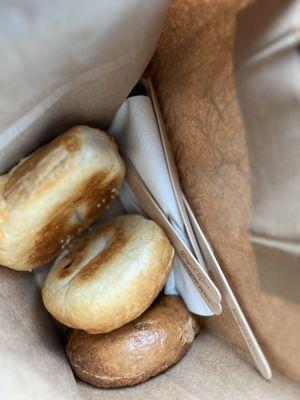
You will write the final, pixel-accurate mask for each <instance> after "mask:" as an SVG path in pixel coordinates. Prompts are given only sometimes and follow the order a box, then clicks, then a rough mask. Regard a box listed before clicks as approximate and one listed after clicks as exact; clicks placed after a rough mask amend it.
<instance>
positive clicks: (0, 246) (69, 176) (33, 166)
mask: <svg viewBox="0 0 300 400" xmlns="http://www.w3.org/2000/svg"><path fill="white" fill-rule="evenodd" d="M124 176H125V165H124V162H123V160H122V158H121V156H120V155H119V153H118V149H117V145H116V143H115V142H114V140H113V138H112V137H110V136H109V135H108V134H107V133H105V132H103V131H100V130H98V129H93V128H90V127H87V126H77V127H74V128H73V129H71V130H69V131H67V132H65V133H63V134H61V135H60V136H58V137H57V138H56V139H54V140H53V141H52V142H50V143H48V144H46V145H45V146H43V147H41V148H40V149H38V150H36V151H35V152H34V153H32V154H31V155H29V156H28V157H27V158H25V159H23V160H21V161H20V162H19V164H18V165H17V166H15V167H14V168H12V169H11V170H10V171H9V172H8V173H7V174H5V175H2V176H0V264H1V265H3V266H6V267H9V268H12V269H15V270H19V271H31V270H33V269H35V268H37V267H39V266H41V265H44V264H45V263H47V262H49V261H53V260H54V259H55V258H56V260H55V261H54V263H53V265H52V267H51V268H50V271H49V273H48V276H47V277H46V280H45V282H44V284H43V288H42V298H43V302H44V305H45V307H46V309H47V310H48V311H49V313H50V314H52V316H53V317H54V318H55V319H56V320H57V321H59V322H61V323H62V324H64V325H66V326H67V327H69V328H71V329H70V330H69V333H68V342H67V347H66V351H67V355H68V357H69V360H70V363H71V365H72V368H73V370H74V372H75V374H76V375H77V376H78V377H79V378H80V379H82V380H84V381H86V382H89V383H91V384H93V385H95V386H99V387H120V386H129V385H134V384H137V383H139V382H143V381H145V380H146V379H148V378H150V377H151V376H154V375H156V374H158V373H160V372H161V371H163V370H165V369H166V368H168V367H169V366H170V365H172V364H174V363H175V362H176V361H177V360H178V359H179V358H181V356H182V355H183V354H184V353H185V352H186V351H187V350H188V348H189V347H190V345H191V344H192V342H193V339H194V337H195V335H196V333H197V329H198V327H197V322H196V320H195V319H194V317H193V316H192V315H191V314H190V313H189V312H188V310H187V309H186V307H185V305H184V304H183V302H182V301H181V299H180V298H179V297H177V296H163V295H159V294H160V291H161V289H162V288H163V286H164V284H165V282H166V279H167V277H168V274H169V272H170V270H171V268H172V262H173V258H174V249H173V247H172V246H171V244H170V242H169V240H168V238H167V236H166V234H165V233H164V232H163V231H162V229H161V228H160V227H159V226H158V225H157V224H156V223H155V222H154V221H151V220H149V219H146V218H144V217H142V216H140V215H123V216H120V217H117V218H115V219H113V220H110V221H108V222H106V223H104V224H102V225H99V224H97V225H96V226H95V227H94V228H91V229H88V230H87V228H89V227H90V226H91V225H92V224H93V223H94V222H95V221H96V220H97V218H98V217H99V215H100V214H101V212H102V211H103V210H104V209H105V208H107V207H108V205H109V204H110V203H111V201H112V200H113V199H114V198H115V197H116V196H117V194H118V191H119V188H120V186H121V184H122V181H123V179H124ZM149 307H150V308H149Z"/></svg>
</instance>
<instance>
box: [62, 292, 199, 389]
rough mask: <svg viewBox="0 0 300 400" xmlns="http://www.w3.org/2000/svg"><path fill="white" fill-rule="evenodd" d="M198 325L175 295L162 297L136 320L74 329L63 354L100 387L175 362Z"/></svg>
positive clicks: (129, 381)
mask: <svg viewBox="0 0 300 400" xmlns="http://www.w3.org/2000/svg"><path fill="white" fill-rule="evenodd" d="M197 332H198V324H197V322H196V320H195V318H194V317H193V316H192V315H191V314H190V313H189V311H188V310H187V309H186V307H185V305H184V303H183V302H182V300H181V299H180V298H179V297H177V296H164V297H162V298H161V299H160V300H159V301H158V302H156V303H155V304H154V305H153V306H152V307H151V308H149V309H148V310H147V311H145V312H144V314H143V315H142V316H140V317H139V318H138V319H136V320H135V321H132V322H130V323H129V324H127V325H125V326H122V327H121V328H119V329H117V330H115V331H113V332H110V333H106V334H98V335H89V334H88V333H86V332H84V331H79V330H72V331H71V334H70V337H69V341H68V344H67V349H66V351H67V355H68V357H69V360H70V363H71V365H72V368H73V370H74V372H75V374H76V375H77V376H78V377H79V378H80V379H82V380H84V381H86V382H89V383H91V384H92V385H95V386H100V387H120V386H131V385H135V384H137V383H140V382H144V381H145V380H147V379H148V378H150V377H151V376H154V375H157V374H159V373H160V372H162V371H164V370H165V369H166V368H168V367H169V366H170V365H172V364H174V363H175V362H176V361H178V360H179V359H180V358H181V357H182V356H183V355H184V354H185V353H186V351H187V350H188V349H189V348H190V346H191V344H192V342H193V340H194V337H195V335H196V333H197Z"/></svg>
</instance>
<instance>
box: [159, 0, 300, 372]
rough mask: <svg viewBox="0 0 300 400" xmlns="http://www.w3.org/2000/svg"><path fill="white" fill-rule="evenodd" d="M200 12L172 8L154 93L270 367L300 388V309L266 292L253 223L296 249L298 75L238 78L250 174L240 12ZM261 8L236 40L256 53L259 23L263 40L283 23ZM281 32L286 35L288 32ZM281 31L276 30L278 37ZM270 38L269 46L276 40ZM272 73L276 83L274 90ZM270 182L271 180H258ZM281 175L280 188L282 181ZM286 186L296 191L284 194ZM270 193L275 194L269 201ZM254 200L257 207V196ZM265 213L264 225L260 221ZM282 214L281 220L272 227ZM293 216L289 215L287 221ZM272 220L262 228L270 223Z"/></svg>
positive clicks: (224, 323) (234, 338) (223, 320)
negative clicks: (238, 63) (236, 56)
mask: <svg viewBox="0 0 300 400" xmlns="http://www.w3.org/2000/svg"><path fill="white" fill-rule="evenodd" d="M199 3H202V7H204V4H206V2H205V1H204V2H198V1H196V0H195V1H190V2H188V3H185V5H183V4H182V2H180V1H174V2H173V5H172V7H171V8H170V10H169V14H168V19H167V22H166V24H165V29H164V31H163V35H162V37H161V39H160V42H159V46H158V51H157V55H156V57H155V59H154V62H153V66H152V74H153V76H154V83H155V85H156V89H157V91H158V96H159V100H160V102H161V104H162V112H163V115H164V117H165V120H166V123H167V129H168V133H169V136H170V139H171V142H172V146H173V150H174V153H175V155H176V159H177V164H178V167H179V171H180V174H181V177H182V183H183V188H184V190H185V192H186V195H187V197H188V199H189V201H190V203H191V205H192V207H193V209H194V211H195V213H196V216H197V217H198V219H199V221H200V224H201V225H202V227H203V229H204V232H205V234H206V236H207V237H208V239H209V240H210V242H211V244H212V247H213V248H214V250H215V252H216V255H217V257H218V259H219V261H220V264H221V266H222V267H223V270H224V272H225V274H226V276H227V278H228V279H229V281H230V283H231V285H232V288H233V289H234V292H235V293H236V295H237V297H238V299H239V301H240V304H241V306H242V308H243V310H244V311H245V314H246V315H247V317H248V319H249V321H250V324H251V326H252V328H253V329H254V332H255V334H256V336H257V338H258V340H259V342H260V344H261V345H262V348H263V350H264V351H265V353H266V355H267V356H268V358H269V360H270V362H271V364H272V366H273V367H275V368H277V369H279V370H280V371H282V372H283V373H285V374H287V375H288V376H290V377H292V378H294V379H298V380H300V363H299V360H300V342H299V340H300V339H299V331H300V309H299V304H297V303H295V302H293V301H289V300H287V299H286V298H283V297H282V296H278V294H277V295H276V294H274V293H268V292H266V291H265V290H264V289H263V288H262V287H261V282H260V279H259V275H258V271H257V266H256V259H255V254H254V252H253V248H252V246H251V244H250V235H249V231H248V227H249V223H250V216H251V213H252V212H253V215H254V218H253V221H254V222H253V223H255V224H257V223H258V222H260V229H269V228H270V225H272V224H273V225H274V224H276V230H273V232H274V233H275V235H276V237H277V238H281V236H282V233H283V231H284V232H285V234H286V235H287V237H289V239H290V240H292V238H293V239H294V240H296V239H297V231H295V229H294V231H293V235H290V233H291V231H290V229H291V228H292V227H293V226H294V227H295V226H298V228H299V224H298V223H297V221H298V219H297V218H295V216H296V215H298V212H297V213H295V214H294V220H293V221H292V220H291V213H293V212H294V211H295V207H296V204H295V203H293V204H294V207H292V208H288V203H289V201H287V199H288V198H289V196H290V195H291V197H290V201H291V202H293V200H292V199H293V198H294V193H295V192H296V191H297V193H298V187H299V185H297V184H295V183H296V180H295V179H298V180H299V168H297V167H296V164H297V165H299V155H298V157H297V158H296V157H295V153H297V149H299V145H296V146H295V147H294V143H295V141H296V134H297V137H298V136H299V135H298V132H299V129H298V125H299V124H298V120H297V117H296V114H294V115H293V116H291V115H290V113H291V112H293V111H292V110H296V107H297V106H296V104H295V109H294V108H293V107H291V104H292V102H293V101H294V100H293V99H294V98H295V96H296V95H295V93H296V92H297V93H298V94H297V96H299V91H297V86H296V85H295V84H294V83H292V82H294V81H293V80H292V77H291V76H289V72H290V68H291V73H292V74H294V75H293V76H295V73H294V72H293V68H292V66H291V65H290V67H288V66H286V68H285V69H279V67H280V62H279V61H278V63H277V64H276V65H275V64H274V59H273V60H270V64H269V65H265V68H264V70H263V71H264V72H262V71H261V73H260V74H256V73H255V71H256V68H258V66H256V65H254V66H253V68H252V69H251V70H249V73H248V78H249V79H248V80H247V79H246V77H245V76H243V72H241V76H240V78H241V79H239V82H240V80H241V81H243V82H244V83H243V85H244V86H243V87H242V88H241V94H242V96H243V110H244V109H247V106H248V104H249V113H248V114H245V115H247V119H249V121H248V122H247V121H246V122H247V126H248V125H249V126H250V128H252V130H251V131H249V136H251V135H252V134H255V136H254V137H252V139H251V140H252V144H253V142H255V147H254V146H252V148H251V149H250V150H251V153H255V154H256V155H257V157H259V163H258V164H257V165H256V166H255V167H254V168H253V169H250V167H249V161H248V149H247V145H246V140H245V134H244V128H243V123H242V118H241V114H240V110H239V107H238V102H237V95H236V87H235V80H234V76H233V67H234V66H233V51H234V37H235V31H236V18H235V14H234V12H236V11H237V9H236V7H235V6H237V3H236V2H233V1H223V2H220V3H222V4H223V6H224V7H225V4H226V5H227V12H225V11H224V12H223V13H222V14H218V12H217V11H216V13H213V12H211V13H209V15H210V17H208V15H206V14H204V13H203V8H202V7H199ZM262 3H264V4H263V5H262V6H263V8H264V11H265V12H264V13H263V12H262V6H260V5H259V3H258V5H257V8H256V12H255V13H254V17H253V18H252V19H250V21H248V23H247V18H248V17H247V11H244V14H243V16H241V17H240V18H241V19H240V29H239V30H238V31H237V33H238V39H237V40H239V32H240V31H241V33H242V32H244V34H245V35H246V36H248V37H249V38H250V39H253V40H252V41H251V40H250V39H249V42H250V43H251V46H252V47H253V49H255V46H256V44H253V41H254V42H255V39H256V38H257V37H259V38H260V35H261V34H263V33H264V32H263V31H262V25H263V24H262V23H260V22H258V29H257V31H255V29H253V30H252V27H253V26H255V24H256V22H257V21H259V20H260V19H261V18H263V17H264V18H265V21H266V22H267V21H268V18H270V15H275V17H276V13H274V12H273V11H272V12H270V13H269V11H268V10H269V8H271V7H272V4H273V6H274V7H276V2H268V1H265V2H260V4H262ZM277 3H278V2H277ZM284 3H285V4H286V8H284V6H283V4H284ZM287 3H288V4H287ZM294 3H295V2H283V1H281V2H279V5H280V9H281V10H280V11H281V12H282V13H281V14H280V13H279V14H280V15H281V18H282V19H284V18H288V15H290V16H291V15H293V14H292V12H290V13H287V11H286V9H287V8H288V6H290V7H293V8H294V9H295V6H294V5H293V4H294ZM213 4H214V5H213ZM230 5H231V6H232V8H231V12H230ZM210 7H211V8H212V9H213V8H214V9H218V10H219V11H220V10H221V6H220V8H218V6H217V5H216V3H213V2H211V6H210ZM253 7H255V6H253ZM208 9H209V7H208ZM294 19H295V18H294ZM279 20H280V17H279V16H278V15H277V17H276V18H274V24H277V23H278V21H279ZM278 26H279V31H281V32H282V29H284V27H283V26H284V23H283V22H281V23H279V25H278ZM274 29H275V28H274V26H273V32H274ZM252 32H253V36H252ZM268 33H269V36H272V35H273V33H272V34H271V33H270V32H268ZM278 34H279V33H278ZM272 37H273V36H272ZM260 40H261V39H260ZM240 44H241V46H240V51H241V52H242V53H243V54H244V50H243V48H244V46H247V43H246V40H244V41H243V39H242V38H241V43H240ZM251 46H250V47H251ZM258 46H259V44H258ZM245 53H247V52H246V51H245ZM244 56H246V54H244ZM280 56H281V60H283V59H285V56H284V54H283V53H282V52H281V53H280ZM278 57H279V55H278ZM272 62H273V65H271V64H272ZM298 65H299V63H298ZM294 67H296V64H295V62H294ZM275 70H276V71H277V73H276V72H275ZM272 71H274V75H273V79H272V80H271V79H270V74H271V73H272ZM279 71H280V72H279ZM279 73H280V77H279ZM283 75H285V77H283ZM256 78H257V80H256ZM294 80H295V79H294ZM286 81H289V82H290V83H289V85H288V84H285V83H286ZM292 85H293V88H291V86H292ZM266 96H267V97H266ZM266 98H267V99H268V101H266ZM279 98H281V100H278V99H279ZM287 100H288V101H287ZM275 106H276V107H275ZM273 107H274V108H273ZM272 110H273V111H272ZM281 110H282V111H281ZM287 110H288V111H287ZM266 113H268V115H269V118H268V129H264V128H265V127H266V124H264V125H263V123H264V122H265V121H266V119H264V116H265V114H266ZM285 113H288V115H286V118H285V119H284V121H285V122H283V121H282V122H280V123H279V119H280V118H281V115H283V114H285ZM274 114H276V115H274ZM288 119H289V121H290V123H292V124H293V126H294V127H295V128H296V126H297V130H294V131H292V132H290V131H289V132H288V133H287V130H289V128H288V126H289V125H288ZM292 121H293V122H292ZM284 124H285V125H284ZM273 127H274V128H276V131H274V129H272V128H273ZM275 132H277V133H276V138H275V137H274V133H275ZM296 132H297V133H296ZM292 135H293V137H292ZM297 140H298V139H297ZM298 142H299V140H298ZM275 147H276V150H275ZM291 147H293V149H292V150H290V148H291ZM282 152H285V154H286V157H283V156H281V155H280V154H281V153H282ZM289 154H290V155H291V159H289V157H290V156H289ZM278 159H280V161H278ZM282 159H288V161H287V162H288V164H286V166H287V165H289V167H287V168H285V169H284V168H279V165H280V164H281V165H282V163H283V161H282ZM271 160H272V162H271ZM276 163H277V164H276ZM264 173H265V174H266V176H267V179H263V178H264V177H262V175H260V174H264ZM279 174H281V178H283V179H281V180H280V179H278V178H279ZM252 176H254V179H256V178H257V185H256V189H257V190H258V191H259V194H260V195H261V196H262V197H263V198H264V199H263V201H262V202H258V204H257V202H255V203H254V208H253V207H252V205H251V189H252V188H251V180H252ZM296 176H297V178H295V177H296ZM284 177H286V179H284ZM261 178H262V179H261ZM265 178H266V177H265ZM259 184H260V185H261V186H260V188H259V186H258V185H259ZM287 185H290V186H293V185H295V186H293V188H292V190H290V191H288V192H285V188H286V187H287ZM273 189H275V191H273V192H272V190H273ZM280 191H281V194H279V192H280ZM271 193H272V194H271ZM264 194H266V197H264ZM277 195H278V197H277V198H274V196H277ZM254 199H257V195H256V196H255V198H254ZM298 199H299V196H298ZM298 203H299V201H298V202H297V204H298ZM262 207H263V208H264V212H265V215H263V214H262ZM286 207H287V208H286ZM297 207H298V209H299V206H298V205H297ZM283 208H285V209H284V210H283ZM256 211H258V212H257V213H256ZM275 211H276V212H277V218H274V217H275ZM281 212H282V213H281ZM287 213H290V215H289V217H288V216H287ZM267 216H269V217H268V218H267V220H266V224H265V220H264V218H265V217H267ZM283 220H284V223H283ZM271 272H272V271H271ZM208 325H209V326H210V327H211V328H212V329H213V330H214V331H216V332H218V333H219V334H221V335H222V336H223V337H225V338H226V339H227V340H228V341H230V342H233V343H235V344H237V345H239V346H241V347H244V343H243V342H242V341H241V337H240V335H239V333H238V331H237V329H236V327H235V325H234V324H233V320H232V316H231V315H230V313H229V312H228V310H227V308H226V307H225V309H224V312H223V315H222V316H220V317H216V318H212V319H209V320H208Z"/></svg>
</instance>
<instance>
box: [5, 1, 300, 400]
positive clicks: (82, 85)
mask: <svg viewBox="0 0 300 400" xmlns="http://www.w3.org/2000/svg"><path fill="white" fill-rule="evenodd" d="M232 3H233V2H232ZM235 3H237V2H235ZM186 4H188V2H187V3H186ZM166 6H167V4H166V2H164V1H162V0H159V1H158V0H152V1H151V2H145V1H142V0H140V1H139V0H126V1H125V0H124V1H116V0H102V1H101V2H94V1H91V2H88V3H86V2H83V1H77V2H71V1H70V0H61V1H58V0H52V1H43V2H40V1H38V0H25V1H22V2H21V1H20V2H19V1H16V0H15V1H8V0H7V1H2V2H1V7H0V26H1V37H0V48H1V55H2V61H1V64H0V71H1V74H0V82H1V93H0V113H1V118H0V165H1V172H2V173H3V172H5V171H6V170H7V169H8V168H9V167H10V166H11V165H13V164H14V163H15V162H16V161H18V160H19V158H20V157H22V156H24V155H26V154H28V153H29V152H30V151H32V150H33V149H34V148H36V147H38V146H39V145H40V144H41V143H44V142H45V141H47V140H49V139H50V138H51V137H53V136H55V135H56V134H58V133H59V132H61V131H63V130H64V129H65V128H67V127H69V126H70V125H73V124H75V123H78V122H80V123H93V124H94V125H96V126H98V125H99V126H100V127H102V128H104V127H105V126H106V125H107V123H108V122H109V121H110V119H111V118H112V116H113V114H114V112H115V111H116V110H117V109H118V107H119V105H120V104H121V103H122V101H123V99H124V98H125V97H126V96H127V95H128V93H129V91H130V89H131V88H132V87H133V85H134V83H135V82H136V81H137V80H138V79H139V77H140V74H141V73H142V71H143V69H144V67H145V66H146V64H147V62H148V60H149V59H150V58H151V55H152V51H154V48H155V46H156V39H157V37H158V35H159V33H160V28H161V23H162V20H163V16H164V12H165V9H166ZM218 7H220V8H219V10H222V12H223V11H226V12H228V7H225V8H224V7H223V1H221V2H219V3H218ZM218 7H217V8H218ZM206 8H207V9H212V6H211V5H210V2H208V1H206V2H204V1H203V4H202V10H203V15H206ZM229 9H230V7H229ZM217 14H218V13H217ZM217 14H214V15H217ZM207 15H210V14H209V13H207ZM176 18H177V17H176ZM188 18H189V16H188ZM232 18H233V16H232ZM110 22H112V26H110V24H109V23H110ZM203 29H205V30H206V29H209V27H205V24H204V25H203ZM104 33H106V34H107V35H104ZM116 43H117V44H118V48H115V47H114V46H113V44H116ZM119 45H120V47H119ZM106 51H107V53H106ZM115 61H116V63H115ZM60 96H61V97H60ZM178 118H179V117H178ZM180 118H181V116H180ZM0 282H1V284H0V300H1V301H0V326H1V328H0V359H1V362H0V398H1V399H2V398H3V399H8V400H18V399H20V400H27V399H28V400H29V399H30V400H31V399H33V398H34V399H35V398H36V399H62V400H68V399H76V400H77V399H78V400H94V399H97V400H98V399H104V398H105V399H108V400H110V399H111V400H117V399H122V400H127V399H128V400H129V399H133V398H134V399H143V400H147V399H149V400H150V399H151V400H153V399H154V400H156V399H157V400H162V399H163V400H164V399H166V400H168V399H170V398H172V399H178V400H181V399H183V398H184V399H187V400H195V399H201V398H204V397H205V398H210V399H219V398H220V397H222V399H225V400H227V399H228V400H229V399H230V400H231V399H240V398H242V396H244V397H245V396H246V397H247V398H248V399H257V398H272V399H274V400H277V399H278V400H281V399H297V398H298V397H299V386H298V385H296V384H294V383H291V382H289V381H288V380H287V379H285V378H283V377H282V376H279V375H278V374H276V373H275V377H274V380H273V382H272V384H271V385H270V384H269V383H267V382H265V381H263V380H262V379H261V378H260V377H259V376H258V374H257V372H256V371H255V370H254V369H253V368H252V367H251V366H250V365H249V364H247V363H245V362H244V361H243V359H242V358H241V357H240V355H239V354H237V353H236V351H235V350H234V349H232V348H231V347H230V346H228V345H226V344H225V343H224V342H223V341H222V340H219V339H217V338H215V337H213V336H211V335H210V334H207V333H205V332H204V331H202V332H201V333H200V335H199V337H198V338H197V339H196V341H195V343H194V345H193V348H192V350H191V351H190V352H189V353H188V354H187V356H186V357H185V358H184V360H183V361H182V362H180V363H178V364H177V365H176V366H174V367H173V368H170V369H169V370H167V371H166V372H165V373H163V374H161V375H160V376H158V377H156V378H154V379H152V380H150V381H148V382H146V383H144V384H142V385H139V386H136V387H133V388H128V389H117V390H100V389H97V388H93V387H91V386H89V385H87V384H85V383H83V382H80V381H77V380H75V378H74V376H73V374H72V371H71V368H70V366H69V364H68V362H67V358H66V356H65V352H64V338H63V337H62V336H61V335H60V334H59V332H58V330H57V329H56V328H55V326H54V324H53V321H52V319H51V317H50V316H49V315H48V314H47V313H46V312H45V310H44V308H43V306H42V303H41V298H40V291H39V289H38V284H37V282H36V279H35V274H32V273H28V272H17V271H12V270H9V269H7V268H4V267H1V268H0Z"/></svg>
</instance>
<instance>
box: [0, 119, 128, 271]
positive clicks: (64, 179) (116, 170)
mask: <svg viewBox="0 0 300 400" xmlns="http://www.w3.org/2000/svg"><path fill="white" fill-rule="evenodd" d="M124 174H125V166H124V163H123V161H122V159H121V157H120V155H119V154H118V150H117V146H116V144H115V143H114V141H113V139H112V138H110V137H109V136H108V135H107V134H106V133H105V132H102V131H100V130H98V129H92V128H89V127H87V126H78V127H75V128H73V129H71V130H69V131H68V132H66V133H64V134H62V135H60V136H58V137H57V138H56V139H55V140H53V141H52V142H50V143H49V144H47V145H45V146H43V147H41V148H40V149H38V150H37V151H35V152H34V153H32V154H31V155H30V156H29V157H27V158H26V159H24V160H22V161H21V162H20V163H19V164H18V165H17V166H16V167H14V168H13V169H12V170H11V171H10V172H9V173H7V174H6V175H3V176H1V177H0V264H2V265H5V266H7V267H10V268H13V269H16V270H31V269H33V268H35V267H38V266H40V265H42V264H44V263H46V262H48V261H50V260H52V259H53V258H54V257H55V256H56V255H57V254H58V253H59V252H60V251H61V249H62V248H64V246H65V245H66V244H67V243H68V242H69V241H70V240H71V239H72V238H73V237H74V236H76V235H80V234H81V233H82V231H83V230H84V229H85V228H86V227H88V226H89V225H90V224H91V223H92V222H94V220H95V219H96V218H97V217H98V215H99V214H100V213H101V211H102V210H103V209H104V208H105V207H106V205H107V204H108V203H109V202H110V201H111V200H112V198H113V197H114V196H115V195H116V192H117V190H118V188H119V186H120V184H121V182H122V180H123V178H124Z"/></svg>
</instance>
